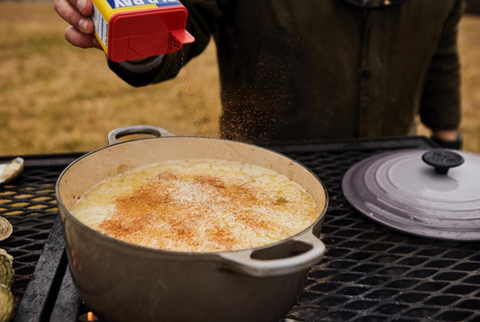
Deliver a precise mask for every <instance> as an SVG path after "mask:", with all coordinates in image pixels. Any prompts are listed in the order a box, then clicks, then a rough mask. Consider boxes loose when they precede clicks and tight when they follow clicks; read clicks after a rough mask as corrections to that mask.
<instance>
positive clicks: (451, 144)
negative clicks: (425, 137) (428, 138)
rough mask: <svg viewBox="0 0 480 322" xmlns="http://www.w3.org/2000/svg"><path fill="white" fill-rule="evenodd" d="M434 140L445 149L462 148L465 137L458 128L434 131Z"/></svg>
mask: <svg viewBox="0 0 480 322" xmlns="http://www.w3.org/2000/svg"><path fill="white" fill-rule="evenodd" d="M432 140H433V141H434V142H436V143H437V144H438V145H440V147H442V148H444V149H456V150H459V149H461V148H462V144H463V139H462V135H461V134H460V132H458V130H442V131H433V135H432Z"/></svg>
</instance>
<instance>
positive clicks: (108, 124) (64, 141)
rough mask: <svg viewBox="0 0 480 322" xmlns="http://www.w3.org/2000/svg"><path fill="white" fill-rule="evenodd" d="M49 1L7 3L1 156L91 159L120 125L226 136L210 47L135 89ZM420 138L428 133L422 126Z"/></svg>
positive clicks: (466, 24) (1, 10) (476, 71)
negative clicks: (73, 33)
mask: <svg viewBox="0 0 480 322" xmlns="http://www.w3.org/2000/svg"><path fill="white" fill-rule="evenodd" d="M66 27H67V24H66V23H65V22H64V21H62V20H61V18H59V17H58V16H57V15H56V13H55V12H54V10H53V7H52V5H51V3H48V2H0V30H1V32H0V48H1V50H0V139H1V142H2V144H0V155H18V154H36V153H56V152H74V151H89V150H93V149H96V148H99V147H102V146H104V145H105V144H106V135H107V133H108V132H109V131H110V130H112V129H114V128H117V127H121V126H127V125H133V124H153V125H157V126H161V127H164V128H165V129H167V130H168V131H170V132H172V133H174V134H176V135H194V136H212V137H217V136H218V135H219V128H218V119H219V116H220V113H221V105H220V99H219V95H220V94H219V90H220V89H219V79H218V78H219V76H218V70H217V62H216V56H215V46H214V45H213V42H212V44H211V45H210V46H209V47H208V48H207V50H206V52H204V53H203V54H202V55H200V56H199V57H198V58H196V59H194V60H192V61H191V62H190V63H189V64H188V65H187V66H186V67H185V68H184V69H183V70H182V71H181V72H180V74H179V75H178V77H177V78H176V79H174V80H171V81H168V82H165V83H162V84H158V85H155V86H149V87H144V88H133V87H130V86H129V85H127V84H125V83H124V82H123V81H122V80H120V79H119V78H117V77H116V75H114V74H113V73H112V72H111V71H110V70H109V69H108V67H107V66H106V62H105V56H104V54H103V53H102V52H101V51H98V50H82V49H79V48H74V47H72V46H70V45H69V44H68V43H67V42H66V40H65V39H64V38H63V30H64V29H65V28H66ZM478 30H480V16H467V17H465V18H464V20H463V21H462V23H461V32H460V40H459V43H460V50H461V56H462V63H463V67H462V68H463V70H462V72H463V84H462V92H463V122H462V126H461V129H462V131H463V133H464V137H465V150H468V151H472V152H477V153H480V115H478V113H477V111H476V110H477V109H478V108H479V107H480V37H478ZM418 129H419V133H420V134H425V135H429V133H428V130H427V129H425V128H423V127H422V126H421V125H419V128H418Z"/></svg>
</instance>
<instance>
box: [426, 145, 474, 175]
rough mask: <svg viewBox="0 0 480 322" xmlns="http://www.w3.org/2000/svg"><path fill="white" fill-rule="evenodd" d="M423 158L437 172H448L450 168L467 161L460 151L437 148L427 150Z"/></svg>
mask: <svg viewBox="0 0 480 322" xmlns="http://www.w3.org/2000/svg"><path fill="white" fill-rule="evenodd" d="M422 160H423V161H424V162H425V163H426V164H428V165H431V166H432V167H434V168H435V172H436V173H439V174H447V173H448V170H450V168H454V167H458V166H459V165H462V164H463V163H464V162H465V159H464V158H463V157H462V156H461V155H460V154H458V153H455V152H452V151H449V150H442V149H435V150H431V151H428V152H425V153H424V154H423V155H422Z"/></svg>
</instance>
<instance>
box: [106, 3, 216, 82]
mask: <svg viewBox="0 0 480 322" xmlns="http://www.w3.org/2000/svg"><path fill="white" fill-rule="evenodd" d="M181 2H182V4H183V5H184V6H185V7H186V8H187V10H188V20H187V30H188V31H189V32H190V33H191V34H192V35H193V36H194V37H195V42H194V43H192V44H188V45H184V46H183V47H182V48H181V49H180V50H179V51H178V52H176V53H172V54H168V55H165V56H164V58H163V61H162V64H161V65H159V66H158V67H157V68H155V69H153V70H149V71H148V72H144V73H135V72H131V71H129V70H128V69H125V68H124V67H122V66H121V65H119V64H117V63H114V62H112V61H111V60H108V65H109V67H110V69H111V70H112V71H113V72H115V73H116V74H117V75H118V76H119V77H120V78H121V79H123V80H124V81H125V82H127V83H128V84H130V85H132V86H145V85H149V84H152V83H158V82H162V81H165V80H168V79H171V78H173V77H175V76H176V75H177V74H178V72H179V71H180V69H181V68H182V66H184V65H185V64H186V63H187V62H188V61H190V59H192V58H193V57H195V56H197V55H199V54H200V53H201V52H202V51H203V50H204V49H205V48H206V47H207V45H208V43H209V41H210V37H211V35H212V34H213V33H214V32H215V26H216V22H217V20H218V19H221V17H222V11H221V10H220V9H219V7H218V5H217V1H216V0H182V1H181Z"/></svg>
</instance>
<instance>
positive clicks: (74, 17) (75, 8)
mask: <svg viewBox="0 0 480 322" xmlns="http://www.w3.org/2000/svg"><path fill="white" fill-rule="evenodd" d="M53 8H54V9H55V11H56V12H57V13H58V15H59V16H60V17H62V18H63V19H64V20H65V21H66V22H68V23H69V24H70V26H68V27H67V29H66V30H65V39H67V41H68V42H69V43H71V44H72V45H74V46H76V47H80V48H98V49H101V50H103V49H102V47H101V46H100V44H99V43H98V40H97V39H96V38H95V36H94V35H93V32H94V26H93V21H92V18H90V15H91V14H92V11H93V4H92V1H91V0H55V1H54V3H53Z"/></svg>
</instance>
